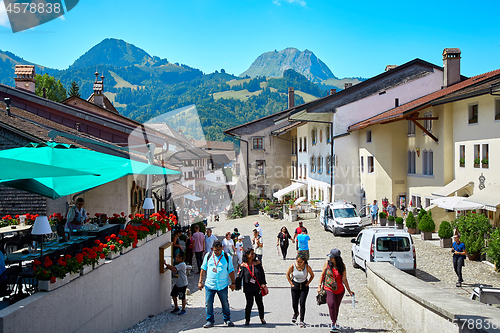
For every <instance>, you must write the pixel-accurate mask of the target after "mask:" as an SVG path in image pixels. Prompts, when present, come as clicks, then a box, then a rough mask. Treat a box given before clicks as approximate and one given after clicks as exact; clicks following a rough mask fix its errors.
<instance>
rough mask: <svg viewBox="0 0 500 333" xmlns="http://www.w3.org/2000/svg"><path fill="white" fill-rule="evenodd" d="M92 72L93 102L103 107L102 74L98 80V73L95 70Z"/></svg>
mask: <svg viewBox="0 0 500 333" xmlns="http://www.w3.org/2000/svg"><path fill="white" fill-rule="evenodd" d="M94 74H95V82H94V104H95V105H98V106H100V107H102V108H103V107H104V91H103V87H104V84H103V80H104V76H101V81H99V73H98V72H97V71H96V72H95V73H94Z"/></svg>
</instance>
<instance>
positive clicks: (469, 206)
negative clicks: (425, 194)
mask: <svg viewBox="0 0 500 333" xmlns="http://www.w3.org/2000/svg"><path fill="white" fill-rule="evenodd" d="M465 199H468V198H465V197H444V198H437V199H433V200H432V201H431V203H432V204H433V205H437V206H438V207H440V208H443V209H448V210H473V209H482V208H484V205H482V204H478V203H474V202H470V201H467V200H465Z"/></svg>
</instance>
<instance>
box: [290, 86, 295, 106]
mask: <svg viewBox="0 0 500 333" xmlns="http://www.w3.org/2000/svg"><path fill="white" fill-rule="evenodd" d="M294 106H295V92H294V91H293V87H288V108H289V109H291V108H293V107H294Z"/></svg>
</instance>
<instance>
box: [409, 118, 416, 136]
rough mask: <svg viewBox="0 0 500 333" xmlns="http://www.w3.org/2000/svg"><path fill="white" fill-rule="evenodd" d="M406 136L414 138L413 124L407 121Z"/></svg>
mask: <svg viewBox="0 0 500 333" xmlns="http://www.w3.org/2000/svg"><path fill="white" fill-rule="evenodd" d="M408 136H415V123H414V122H413V121H411V120H408Z"/></svg>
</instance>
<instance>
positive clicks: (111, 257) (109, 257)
mask: <svg viewBox="0 0 500 333" xmlns="http://www.w3.org/2000/svg"><path fill="white" fill-rule="evenodd" d="M119 256H120V252H119V251H118V252H116V253H115V252H113V251H111V252H109V253H108V254H107V255H106V259H111V260H113V259H115V258H117V257H119Z"/></svg>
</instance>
